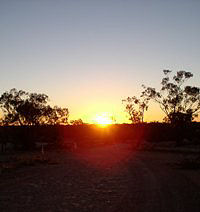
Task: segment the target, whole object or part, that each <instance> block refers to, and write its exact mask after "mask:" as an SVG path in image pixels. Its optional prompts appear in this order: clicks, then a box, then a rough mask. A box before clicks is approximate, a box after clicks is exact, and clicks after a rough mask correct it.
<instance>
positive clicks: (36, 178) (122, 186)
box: [0, 145, 200, 212]
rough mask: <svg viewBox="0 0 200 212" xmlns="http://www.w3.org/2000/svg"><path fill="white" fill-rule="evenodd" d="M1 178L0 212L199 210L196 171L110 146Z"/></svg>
mask: <svg viewBox="0 0 200 212" xmlns="http://www.w3.org/2000/svg"><path fill="white" fill-rule="evenodd" d="M51 158H53V160H54V161H55V160H56V161H57V163H53V164H48V165H37V166H33V167H25V168H19V169H17V170H13V171H11V172H10V173H3V174H2V175H1V176H0V211H20V212H23V211H75V212H76V211H93V212H94V211H97V212H98V211H99V212H100V211H115V212H118V211H134V212H138V211H148V212H151V211H152V212H153V211H154V212H157V211H166V212H168V211H170V212H173V211H180V212H185V211H188V212H189V211H193V212H195V211H198V212H199V211H200V183H199V182H200V171H183V170H178V169H174V168H173V166H171V165H169V163H171V162H174V161H175V160H178V159H179V155H178V156H177V155H176V154H170V153H155V152H152V153H151V152H132V151H131V149H130V147H129V146H126V145H113V146H107V147H104V148H97V149H91V150H88V151H86V150H85V151H82V152H77V153H74V154H70V155H69V154H68V153H66V152H60V153H58V152H57V153H56V152H54V153H51Z"/></svg>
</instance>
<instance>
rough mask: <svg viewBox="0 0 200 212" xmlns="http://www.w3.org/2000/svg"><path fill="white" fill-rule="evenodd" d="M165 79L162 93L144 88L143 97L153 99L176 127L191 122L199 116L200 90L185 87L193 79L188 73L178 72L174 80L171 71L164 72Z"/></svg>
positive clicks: (167, 119)
mask: <svg viewBox="0 0 200 212" xmlns="http://www.w3.org/2000/svg"><path fill="white" fill-rule="evenodd" d="M163 72H164V75H165V77H164V78H163V79H162V82H161V85H162V86H161V89H160V91H156V89H155V88H151V87H145V86H143V87H144V91H143V92H142V96H143V97H146V98H148V99H152V100H154V101H155V102H157V103H158V104H159V105H160V108H161V109H162V110H163V112H164V113H165V115H166V117H165V120H166V121H168V122H170V123H173V124H175V125H177V124H180V123H184V122H187V123H188V122H191V121H192V119H193V118H194V117H197V116H198V113H199V110H200V89H199V88H198V87H194V86H184V83H185V82H186V81H187V80H188V79H190V78H191V77H193V74H192V73H190V72H186V71H178V72H177V73H176V75H174V76H173V78H172V79H170V78H169V74H170V73H171V71H170V70H164V71H163Z"/></svg>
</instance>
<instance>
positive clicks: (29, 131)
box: [0, 123, 200, 151]
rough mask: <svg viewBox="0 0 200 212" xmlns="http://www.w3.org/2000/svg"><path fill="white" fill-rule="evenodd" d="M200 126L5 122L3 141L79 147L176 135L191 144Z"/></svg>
mask: <svg viewBox="0 0 200 212" xmlns="http://www.w3.org/2000/svg"><path fill="white" fill-rule="evenodd" d="M199 129H200V124H199V123H193V124H192V125H190V127H189V128H187V129H185V130H184V131H183V132H182V133H181V135H180V132H179V131H177V129H176V128H174V127H172V125H170V124H169V123H141V124H134V125H131V124H119V125H118V124H116V125H111V126H109V127H106V128H99V127H97V126H95V125H86V124H84V125H66V126H61V125H49V126H2V127H0V143H1V146H2V148H3V147H5V148H8V149H9V146H12V148H13V149H15V150H34V149H36V148H37V147H38V144H41V143H44V144H45V145H47V146H46V147H45V148H52V149H55V148H66V149H68V148H70V145H71V144H73V143H76V144H77V146H78V148H79V149H80V148H90V147H94V146H102V145H109V144H114V143H118V142H120V143H127V142H128V143H131V144H133V145H139V144H140V142H143V141H146V142H150V143H159V142H163V141H175V140H176V139H177V137H179V139H181V140H183V139H185V138H187V139H188V140H189V141H190V143H191V144H192V143H193V144H198V142H199V140H198V138H199V137H200V135H199V134H200V131H199ZM39 148H40V147H39ZM2 151H3V149H2Z"/></svg>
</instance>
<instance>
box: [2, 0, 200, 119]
mask: <svg viewBox="0 0 200 212" xmlns="http://www.w3.org/2000/svg"><path fill="white" fill-rule="evenodd" d="M199 11H200V1H199V0H167V1H164V0H163V1H162V0H140V1H134V0H132V1H131V0H101V1H97V0H71V1H70V0H62V1H61V0H56V1H55V0H34V1H31V0H5V1H3V0H0V29H1V33H0V74H1V75H0V85H1V86H0V93H3V92H4V91H6V90H9V89H11V88H13V87H16V88H17V89H24V90H27V91H30V92H39V93H46V94H48V95H49V97H50V99H51V101H52V104H58V105H61V106H65V107H68V108H69V110H70V114H71V118H83V119H84V120H85V121H91V120H92V119H93V117H94V116H95V114H97V113H101V112H109V113H110V114H112V115H115V116H116V118H117V120H118V121H121V122H123V121H124V120H125V119H124V118H122V117H124V113H123V106H122V104H121V100H122V99H124V98H125V97H127V96H132V95H138V94H139V92H140V91H141V85H142V84H145V85H150V86H153V87H159V83H160V80H161V78H162V76H163V75H162V70H163V69H172V70H174V71H178V70H187V71H191V72H192V73H193V74H194V79H192V80H191V83H193V84H195V85H197V86H200V82H199V79H200V72H199V70H200V62H199V58H200V12H199ZM148 113H149V114H151V115H149V116H148V117H149V119H148V120H156V119H157V118H158V119H159V118H160V115H159V114H158V113H157V108H156V107H152V109H150V110H149V112H148Z"/></svg>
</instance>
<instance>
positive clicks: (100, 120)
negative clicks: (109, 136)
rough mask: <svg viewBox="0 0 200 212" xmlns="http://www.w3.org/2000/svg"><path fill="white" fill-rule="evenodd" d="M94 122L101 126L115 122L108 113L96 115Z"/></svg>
mask: <svg viewBox="0 0 200 212" xmlns="http://www.w3.org/2000/svg"><path fill="white" fill-rule="evenodd" d="M94 123H95V124H97V125H98V126H100V127H106V126H108V125H110V124H114V120H113V118H112V116H110V115H109V114H108V113H102V114H97V115H96V117H95V120H94Z"/></svg>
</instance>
